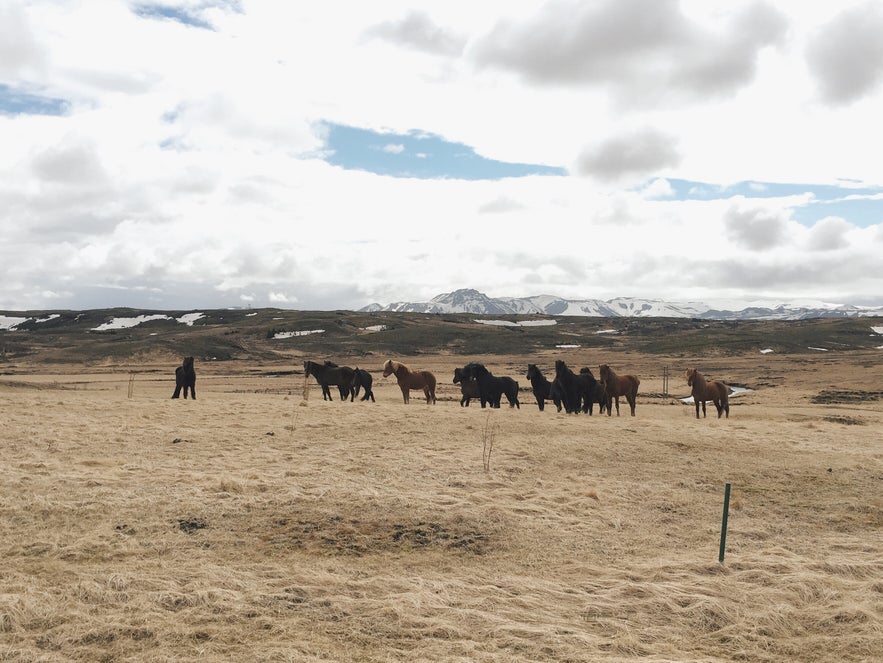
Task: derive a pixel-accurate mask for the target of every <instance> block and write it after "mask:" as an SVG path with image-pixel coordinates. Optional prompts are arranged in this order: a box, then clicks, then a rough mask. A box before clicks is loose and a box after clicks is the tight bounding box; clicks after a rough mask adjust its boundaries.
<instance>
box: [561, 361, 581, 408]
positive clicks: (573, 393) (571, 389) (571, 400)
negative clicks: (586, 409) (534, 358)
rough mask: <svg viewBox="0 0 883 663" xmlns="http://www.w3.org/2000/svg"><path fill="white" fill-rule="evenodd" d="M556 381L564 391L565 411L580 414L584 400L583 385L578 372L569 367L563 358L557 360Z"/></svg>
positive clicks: (562, 391)
mask: <svg viewBox="0 0 883 663" xmlns="http://www.w3.org/2000/svg"><path fill="white" fill-rule="evenodd" d="M555 382H556V383H557V384H558V388H559V389H560V390H561V393H562V401H563V402H564V411H565V412H567V414H578V413H579V411H580V401H581V400H582V394H581V393H580V392H581V385H580V383H579V379H578V378H577V375H576V373H574V372H573V371H572V370H570V368H568V366H567V364H566V363H565V362H564V360H563V359H556V360H555Z"/></svg>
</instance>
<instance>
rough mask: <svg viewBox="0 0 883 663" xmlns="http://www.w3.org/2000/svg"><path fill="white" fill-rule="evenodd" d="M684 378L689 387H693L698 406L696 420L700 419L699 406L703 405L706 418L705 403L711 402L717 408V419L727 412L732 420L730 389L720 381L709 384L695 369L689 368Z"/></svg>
mask: <svg viewBox="0 0 883 663" xmlns="http://www.w3.org/2000/svg"><path fill="white" fill-rule="evenodd" d="M684 377H686V378H687V386H689V387H693V402H694V403H695V404H696V418H697V419H698V418H699V404H700V403H702V416H703V417H704V416H705V401H711V402H712V403H714V406H715V407H716V408H717V418H718V419H720V418H721V415H722V414H723V413H724V412H726V413H727V419H729V418H730V389H729V387H727V385H725V384H724V383H723V382H721V381H720V380H712V381H711V382H709V381H708V380H706V379H705V376H704V375H702V373H700V372H699V371H697V370H696V369H695V368H688V369H687V371H686V373H684Z"/></svg>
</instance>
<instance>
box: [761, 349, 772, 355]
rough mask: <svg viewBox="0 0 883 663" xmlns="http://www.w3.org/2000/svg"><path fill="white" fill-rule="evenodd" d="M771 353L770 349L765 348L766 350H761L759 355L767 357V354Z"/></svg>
mask: <svg viewBox="0 0 883 663" xmlns="http://www.w3.org/2000/svg"><path fill="white" fill-rule="evenodd" d="M772 351H773V349H772V348H767V349H766V350H761V351H760V354H762V355H768V354H771V353H772Z"/></svg>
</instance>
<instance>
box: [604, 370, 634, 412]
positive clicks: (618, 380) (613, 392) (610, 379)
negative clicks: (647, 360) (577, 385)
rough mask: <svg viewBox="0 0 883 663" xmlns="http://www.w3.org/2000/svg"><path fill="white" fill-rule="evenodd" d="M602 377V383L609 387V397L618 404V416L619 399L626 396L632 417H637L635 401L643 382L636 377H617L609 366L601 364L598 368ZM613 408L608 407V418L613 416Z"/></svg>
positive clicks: (617, 409) (617, 410)
mask: <svg viewBox="0 0 883 663" xmlns="http://www.w3.org/2000/svg"><path fill="white" fill-rule="evenodd" d="M598 372H599V373H600V375H601V382H603V383H604V384H605V385H606V387H607V396H608V398H612V399H613V401H614V402H615V403H616V416H617V417H618V416H619V397H620V396H625V399H626V400H627V401H628V403H629V407H630V408H631V410H632V416H633V417H634V416H635V400H636V399H637V397H638V385H639V384H641V381H640V380H639V379H638V378H637V377H636V376H634V375H617V374H616V373H615V372H614V371H613V369H612V368H610V367H609V366H608V365H607V364H601V365H600V366H599V367H598ZM612 414H613V412H611V408H610V405H609V401H608V405H607V416H610V415H612Z"/></svg>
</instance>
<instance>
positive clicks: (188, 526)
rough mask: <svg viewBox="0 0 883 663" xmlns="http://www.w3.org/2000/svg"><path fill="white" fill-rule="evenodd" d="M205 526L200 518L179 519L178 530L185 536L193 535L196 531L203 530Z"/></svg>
mask: <svg viewBox="0 0 883 663" xmlns="http://www.w3.org/2000/svg"><path fill="white" fill-rule="evenodd" d="M205 528H206V524H205V521H204V520H203V519H202V518H180V519H178V529H179V530H181V531H182V532H185V533H187V534H193V532H195V531H196V530H200V529H205Z"/></svg>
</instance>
